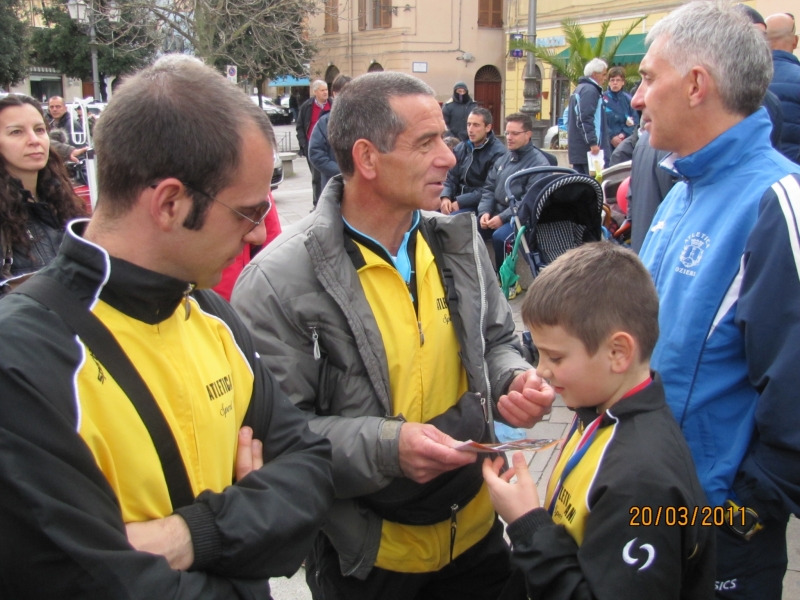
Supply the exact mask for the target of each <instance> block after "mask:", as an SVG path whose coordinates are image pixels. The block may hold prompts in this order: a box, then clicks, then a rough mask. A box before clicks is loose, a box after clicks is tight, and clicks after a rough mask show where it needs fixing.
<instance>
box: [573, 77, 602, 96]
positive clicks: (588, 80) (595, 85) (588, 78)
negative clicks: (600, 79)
mask: <svg viewBox="0 0 800 600" xmlns="http://www.w3.org/2000/svg"><path fill="white" fill-rule="evenodd" d="M578 83H579V84H580V83H591V84H592V85H593V86H594V87H596V88H597V89H598V90H600V93H601V94H602V93H603V88H601V87H600V84H599V83H597V82H596V81H595V80H594V79H592V78H591V77H588V76H586V75H584V76H583V77H581V78H580V79H578Z"/></svg>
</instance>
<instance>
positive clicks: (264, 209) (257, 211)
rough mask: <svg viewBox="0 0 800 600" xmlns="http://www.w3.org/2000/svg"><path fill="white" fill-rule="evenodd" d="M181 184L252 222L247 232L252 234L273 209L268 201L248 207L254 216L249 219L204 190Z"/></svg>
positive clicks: (183, 182)
mask: <svg viewBox="0 0 800 600" xmlns="http://www.w3.org/2000/svg"><path fill="white" fill-rule="evenodd" d="M181 183H182V184H183V185H184V186H185V187H187V188H189V189H190V190H192V191H194V192H197V193H198V194H200V195H201V196H205V197H206V198H208V199H209V200H211V201H212V202H218V203H219V204H222V206H224V207H225V208H227V209H228V210H230V211H233V212H235V213H236V214H237V215H239V216H240V217H241V218H242V219H244V220H246V221H250V222H251V223H252V224H253V226H252V227H251V228H250V229H248V230H247V233H250V232H251V231H253V229H255V228H256V227H258V226H259V225H261V223H263V222H264V219H266V218H267V215H268V214H269V211H270V210H271V209H272V203H271V202H270V201H269V200H268V199H266V200H262V201H261V202H259V203H258V204H256V205H255V206H250V207H248V208H247V209H246V210H247V211H249V212H250V213H251V214H252V215H253V216H252V217H248V216H247V215H246V214H244V213H241V212H239V211H238V210H236V209H235V208H233V207H231V206H228V205H227V204H225V203H224V202H223V201H222V200H217V199H216V198H214V196H211V195H210V194H207V193H206V192H204V191H203V190H199V189H197V188H196V187H194V186H193V185H191V184H188V183H186V182H185V181H182V182H181Z"/></svg>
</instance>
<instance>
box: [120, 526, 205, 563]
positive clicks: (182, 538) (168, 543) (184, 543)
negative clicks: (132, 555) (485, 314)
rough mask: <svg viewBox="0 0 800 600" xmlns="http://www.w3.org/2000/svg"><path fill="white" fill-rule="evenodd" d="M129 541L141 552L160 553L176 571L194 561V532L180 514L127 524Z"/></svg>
mask: <svg viewBox="0 0 800 600" xmlns="http://www.w3.org/2000/svg"><path fill="white" fill-rule="evenodd" d="M125 529H126V531H127V534H128V543H129V544H130V545H131V546H133V547H134V548H135V549H136V550H139V551H140V552H149V553H150V554H158V555H160V556H163V557H164V558H166V559H167V562H168V563H169V566H170V567H172V568H173V569H175V570H176V571H185V570H187V569H188V568H189V567H191V566H192V563H193V562H194V548H193V547H192V534H191V533H190V532H189V527H188V526H187V525H186V521H184V520H183V517H181V516H179V515H171V516H169V517H165V518H163V519H154V520H152V521H143V522H141V523H128V524H127V525H125Z"/></svg>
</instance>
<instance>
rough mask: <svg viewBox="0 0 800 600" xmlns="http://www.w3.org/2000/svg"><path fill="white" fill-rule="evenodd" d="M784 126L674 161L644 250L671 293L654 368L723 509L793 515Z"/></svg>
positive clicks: (792, 199) (799, 323)
mask: <svg viewBox="0 0 800 600" xmlns="http://www.w3.org/2000/svg"><path fill="white" fill-rule="evenodd" d="M770 128H771V125H770V120H769V117H768V116H767V112H766V110H765V109H764V108H761V109H759V110H758V111H757V112H756V113H754V114H752V115H751V116H749V117H748V118H746V119H745V120H744V121H742V122H740V123H738V124H737V125H736V126H734V127H732V128H731V129H729V130H728V131H726V132H725V133H723V134H722V135H720V136H719V137H718V138H717V139H715V140H714V141H712V142H711V143H710V144H708V145H707V146H705V147H704V148H702V149H700V150H698V151H697V152H695V153H693V154H690V155H689V156H686V157H684V158H678V159H674V155H670V156H668V157H667V158H665V159H664V160H663V161H662V162H661V165H660V166H661V167H662V168H667V169H668V170H669V169H670V168H671V169H672V170H673V171H674V172H675V173H676V174H677V175H679V176H681V177H683V178H684V179H685V181H682V182H679V183H678V184H676V185H675V187H673V188H672V191H671V192H670V193H669V194H668V195H667V197H666V198H665V199H664V202H663V203H662V204H661V207H660V208H659V210H658V212H657V213H656V216H655V217H654V219H653V223H652V225H651V228H650V231H649V232H648V234H647V238H646V239H645V242H644V246H643V248H642V252H641V258H642V260H643V261H644V264H645V265H646V266H647V267H648V269H649V270H650V273H651V274H652V276H653V280H654V281H655V285H656V289H657V290H658V296H659V298H660V312H659V326H660V328H661V336H660V338H659V341H658V344H657V346H656V349H655V352H654V354H653V358H652V363H651V364H652V367H653V369H655V370H657V371H659V372H660V373H661V376H662V378H663V381H664V388H665V391H666V398H667V402H668V404H669V405H670V407H671V408H672V411H673V413H674V414H675V418H676V419H677V421H678V423H679V424H680V426H681V429H682V431H683V433H684V435H685V436H686V439H687V441H688V442H689V447H690V449H691V451H692V456H693V458H694V461H695V464H696V466H697V471H698V475H699V477H700V482H701V483H702V485H703V488H704V489H705V492H706V495H707V496H708V499H709V501H710V503H711V504H712V505H720V504H722V503H724V501H725V500H726V499H728V498H731V499H733V500H738V501H739V502H740V503H741V504H742V505H744V506H749V507H752V508H753V509H754V510H755V511H756V512H757V513H758V514H759V516H761V517H762V519H763V518H765V517H767V516H772V517H774V518H779V519H784V518H786V516H787V513H788V512H793V513H794V514H798V513H800V466H798V465H800V236H799V235H798V221H800V167H799V166H798V165H796V164H794V163H792V162H791V161H789V160H788V159H786V158H785V157H784V156H782V155H781V154H780V153H778V152H777V151H775V150H774V149H773V148H772V146H771V145H770V141H769V134H770ZM673 159H674V161H673Z"/></svg>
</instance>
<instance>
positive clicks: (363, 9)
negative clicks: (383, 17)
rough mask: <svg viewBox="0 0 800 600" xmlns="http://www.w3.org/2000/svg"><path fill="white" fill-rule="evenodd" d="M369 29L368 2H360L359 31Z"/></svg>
mask: <svg viewBox="0 0 800 600" xmlns="http://www.w3.org/2000/svg"><path fill="white" fill-rule="evenodd" d="M366 28H367V0H358V30H359V31H364V30H365V29H366Z"/></svg>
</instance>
